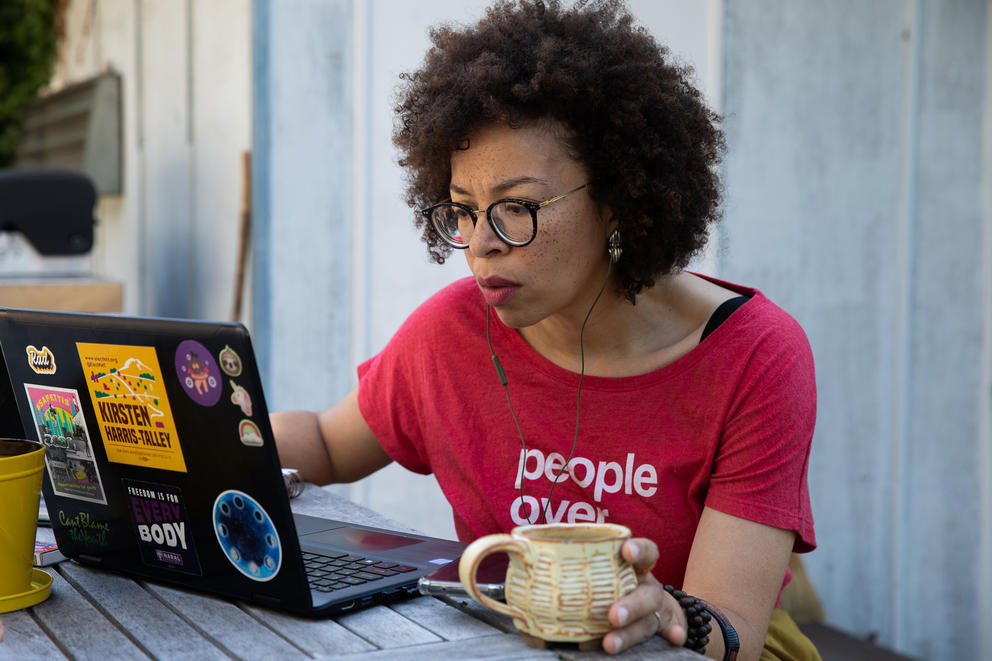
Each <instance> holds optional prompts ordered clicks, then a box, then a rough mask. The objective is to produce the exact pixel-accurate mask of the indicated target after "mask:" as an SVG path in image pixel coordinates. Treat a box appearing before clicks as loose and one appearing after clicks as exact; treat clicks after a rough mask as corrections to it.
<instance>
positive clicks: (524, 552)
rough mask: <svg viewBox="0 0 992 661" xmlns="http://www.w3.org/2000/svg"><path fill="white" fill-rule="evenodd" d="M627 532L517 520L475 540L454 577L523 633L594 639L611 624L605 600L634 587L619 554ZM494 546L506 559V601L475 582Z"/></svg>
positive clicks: (600, 525)
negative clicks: (507, 527)
mask: <svg viewBox="0 0 992 661" xmlns="http://www.w3.org/2000/svg"><path fill="white" fill-rule="evenodd" d="M629 538H630V529H629V528H627V527H626V526H620V525H616V524H612V523H590V524H571V523H551V524H544V525H531V526H519V527H517V528H514V529H513V530H512V531H510V534H509V535H505V534H500V535H486V536H485V537H480V538H479V539H477V540H475V541H474V542H472V543H471V544H470V545H469V547H468V548H467V549H465V552H464V553H462V557H461V561H460V562H459V565H458V576H459V578H460V579H461V581H462V584H463V585H464V586H465V589H466V591H467V592H468V593H469V594H470V595H471V596H472V597H473V598H474V599H475V600H476V601H478V602H479V603H481V604H482V605H484V606H487V607H489V608H491V609H493V610H494V611H496V612H498V613H503V614H504V615H509V616H510V617H512V618H513V624H514V625H515V626H516V627H517V629H519V630H520V631H522V632H523V633H525V634H528V635H530V636H534V637H536V638H540V639H541V640H545V641H551V642H572V643H578V642H583V641H587V640H594V639H596V638H602V637H603V636H604V635H605V634H606V633H607V632H608V631H610V629H612V628H613V627H612V626H611V625H610V623H609V620H608V619H607V612H608V611H609V609H610V606H611V605H613V603H614V602H616V601H617V599H619V598H620V597H621V596H623V595H625V594H627V593H628V592H630V591H631V590H633V589H634V588H635V587H637V576H636V574H635V573H634V568H633V567H632V566H631V565H630V563H628V562H627V561H626V560H624V559H623V558H621V557H620V547H621V546H622V545H623V543H624V541H625V540H627V539H629ZM498 552H504V553H506V554H507V555H509V557H510V565H509V567H508V568H507V570H506V603H505V604H503V603H501V602H498V601H496V600H494V599H492V598H491V597H487V596H486V595H484V594H482V593H481V592H480V591H479V588H478V587H477V585H476V572H477V570H478V567H479V563H480V562H481V561H482V559H483V558H484V557H485V556H487V555H489V554H491V553H498Z"/></svg>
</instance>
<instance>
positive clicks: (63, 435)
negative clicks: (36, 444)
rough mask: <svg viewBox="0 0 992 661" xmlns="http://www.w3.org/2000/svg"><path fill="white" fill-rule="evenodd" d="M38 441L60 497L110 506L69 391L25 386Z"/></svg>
mask: <svg viewBox="0 0 992 661" xmlns="http://www.w3.org/2000/svg"><path fill="white" fill-rule="evenodd" d="M24 390H25V391H27V394H28V402H29V403H30V405H31V418H32V419H33V421H34V427H35V429H37V431H38V440H39V441H41V442H42V443H43V444H44V446H45V467H46V468H47V469H48V477H49V478H50V479H51V482H52V490H53V491H54V492H55V493H56V494H57V495H59V496H65V497H66V498H78V499H79V500H85V501H89V502H92V503H100V504H103V505H106V504H107V498H106V496H105V495H104V493H103V481H102V480H101V479H100V469H99V467H98V466H97V465H96V458H95V457H94V456H93V444H92V442H91V441H90V433H89V431H88V430H87V429H86V420H85V419H84V418H83V411H82V408H81V407H80V405H79V393H78V392H77V391H75V390H69V389H67V388H52V387H49V386H38V385H32V384H30V383H25V384H24Z"/></svg>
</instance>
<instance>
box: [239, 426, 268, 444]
mask: <svg viewBox="0 0 992 661" xmlns="http://www.w3.org/2000/svg"><path fill="white" fill-rule="evenodd" d="M238 435H239V436H240V437H241V442H242V443H244V444H245V445H247V446H250V447H253V448H258V447H262V443H263V442H264V441H263V440H262V432H261V431H259V429H258V425H256V424H255V423H254V422H252V421H251V420H242V421H241V422H240V424H238Z"/></svg>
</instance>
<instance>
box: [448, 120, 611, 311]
mask: <svg viewBox="0 0 992 661" xmlns="http://www.w3.org/2000/svg"><path fill="white" fill-rule="evenodd" d="M586 183H589V174H588V172H587V171H586V168H585V166H584V165H583V164H582V163H580V162H579V161H576V160H575V159H573V158H572V157H571V156H570V155H569V154H568V153H567V151H566V149H565V146H564V145H563V144H562V142H561V140H560V139H559V138H558V137H557V135H556V134H555V132H554V131H553V130H552V128H551V127H550V126H549V125H548V124H546V123H535V124H530V125H527V126H525V127H523V128H517V129H512V128H509V127H508V126H506V125H503V124H493V125H489V126H486V127H484V128H482V129H480V130H479V131H477V132H475V133H474V134H472V135H471V136H470V137H469V148H468V149H466V150H460V151H456V152H454V153H453V154H452V156H451V199H452V201H454V202H460V203H462V204H466V205H469V206H470V207H472V208H473V209H483V210H485V209H486V208H487V207H488V206H489V205H490V204H492V203H493V202H495V201H497V200H500V199H503V198H507V197H513V198H522V199H525V200H532V201H534V202H543V201H545V200H548V199H550V198H553V197H555V196H557V195H561V194H562V193H566V192H568V191H570V190H572V189H573V188H576V187H578V186H581V185H583V184H586ZM608 219H609V214H608V212H606V211H605V210H604V209H602V208H601V207H600V206H599V205H597V204H596V203H594V202H593V201H592V199H591V198H590V197H589V193H588V189H585V188H584V189H582V190H579V191H576V192H574V193H572V194H571V195H569V196H567V197H565V198H563V199H561V200H558V201H556V202H554V203H552V204H550V205H548V206H546V207H544V208H542V209H540V210H538V212H537V236H536V237H535V238H534V240H533V241H532V242H531V243H530V244H529V245H526V246H523V247H512V246H509V245H507V244H506V243H504V242H503V241H501V240H500V239H499V237H498V236H497V235H496V234H495V233H494V232H493V230H492V228H491V227H490V226H489V223H488V221H487V220H486V217H485V213H484V211H483V212H482V213H479V214H478V221H477V223H476V228H475V231H474V233H473V234H472V238H471V241H470V243H469V247H468V249H467V250H465V256H466V258H467V260H468V265H469V268H470V269H471V270H472V273H473V275H474V276H475V279H476V282H477V283H478V284H479V287H480V289H481V290H482V293H483V295H484V296H485V297H486V300H487V302H488V303H489V304H490V305H492V306H493V309H495V310H496V313H497V314H498V315H499V317H500V319H501V320H502V321H503V322H504V323H505V324H507V325H508V326H510V327H513V328H523V327H526V326H531V325H533V324H538V323H540V322H542V321H543V320H545V319H547V318H549V317H552V316H555V315H565V316H566V318H569V319H574V318H577V319H578V321H579V322H581V320H582V318H583V317H584V316H585V314H586V311H587V309H588V306H589V303H590V302H591V300H592V298H593V297H595V295H596V293H597V292H598V291H599V288H600V286H601V285H602V281H603V278H604V277H605V275H606V264H607V253H606V239H607V236H608V235H609V232H610V230H611V229H612V226H613V225H612V223H609V222H608Z"/></svg>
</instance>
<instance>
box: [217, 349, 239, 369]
mask: <svg viewBox="0 0 992 661" xmlns="http://www.w3.org/2000/svg"><path fill="white" fill-rule="evenodd" d="M217 358H218V359H219V360H220V368H221V369H222V370H224V374H226V375H228V376H241V356H239V355H238V354H237V353H236V352H235V351H234V349H232V348H231V347H229V346H227V345H224V348H223V349H221V350H220V354H219V355H218V356H217Z"/></svg>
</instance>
